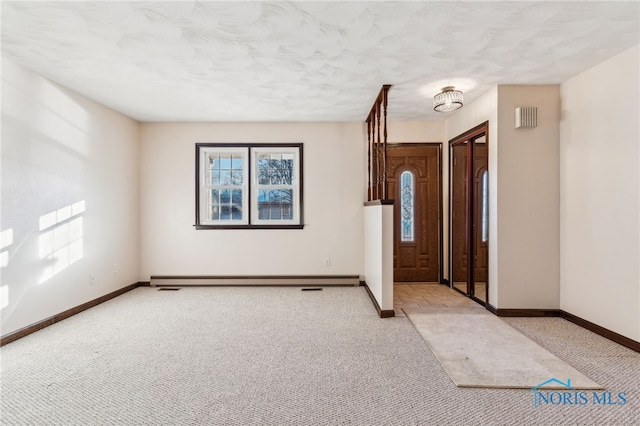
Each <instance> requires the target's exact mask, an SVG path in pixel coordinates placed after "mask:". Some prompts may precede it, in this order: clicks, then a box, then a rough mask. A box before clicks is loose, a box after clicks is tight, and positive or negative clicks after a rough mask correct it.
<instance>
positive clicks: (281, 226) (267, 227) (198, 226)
mask: <svg viewBox="0 0 640 426" xmlns="http://www.w3.org/2000/svg"><path fill="white" fill-rule="evenodd" d="M193 227H194V228H195V229H196V230H199V231H200V230H207V229H234V230H237V229H303V228H304V225H193Z"/></svg>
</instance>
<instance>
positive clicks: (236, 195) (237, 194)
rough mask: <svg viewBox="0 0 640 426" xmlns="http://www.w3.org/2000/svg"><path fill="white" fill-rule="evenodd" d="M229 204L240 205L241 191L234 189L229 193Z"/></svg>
mask: <svg viewBox="0 0 640 426" xmlns="http://www.w3.org/2000/svg"><path fill="white" fill-rule="evenodd" d="M231 204H242V190H241V189H234V190H232V191H231Z"/></svg>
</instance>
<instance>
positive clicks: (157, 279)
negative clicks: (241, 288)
mask: <svg viewBox="0 0 640 426" xmlns="http://www.w3.org/2000/svg"><path fill="white" fill-rule="evenodd" d="M150 284H151V287H158V286H189V285H195V286H232V285H245V286H250V285H271V286H276V285H289V286H307V285H313V286H319V285H320V286H330V285H341V286H347V285H352V286H359V285H360V276H358V275H260V276H258V275H256V276H250V275H234V276H189V275H152V276H151V282H150Z"/></svg>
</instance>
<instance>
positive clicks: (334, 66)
mask: <svg viewBox="0 0 640 426" xmlns="http://www.w3.org/2000/svg"><path fill="white" fill-rule="evenodd" d="M639 5H640V3H638V2H637V1H632V2H612V1H607V2H591V1H587V2H580V1H570V2H551V1H542V2H477V1H476V2H452V1H445V2H433V1H432V2H356V1H350V2H188V1H184V2H5V1H3V2H2V54H3V56H6V57H7V58H10V59H11V60H13V61H15V62H17V63H19V64H22V65H23V66H25V67H27V68H29V69H32V70H34V71H36V72H37V73H39V74H41V75H43V76H45V77H47V78H49V79H51V80H53V81H55V82H57V83H59V84H61V85H63V86H66V87H68V88H71V89H73V90H75V91H77V92H79V93H82V94H84V95H86V96H88V97H89V98H92V99H95V100H97V101H98V102H100V103H103V104H105V105H107V106H109V107H111V108H114V109H116V110H118V111H121V112H123V113H124V114H127V115H128V116H130V117H133V118H135V119H137V120H140V121H325V120H330V121H352V120H357V121H362V120H364V119H365V117H366V115H367V113H368V111H369V109H370V107H371V105H372V103H373V100H374V99H375V97H376V95H377V93H378V91H379V90H380V87H381V86H382V85H383V84H392V85H393V87H392V89H391V91H390V92H389V117H390V118H391V119H397V120H433V119H442V118H444V117H445V116H443V115H442V113H436V112H433V108H432V97H433V95H434V94H436V93H437V92H438V91H439V89H440V88H441V87H444V86H448V85H454V86H456V88H458V89H461V90H463V91H464V92H465V101H466V102H467V103H469V102H471V101H473V99H474V98H476V97H477V96H479V95H480V94H482V93H483V92H485V91H486V90H487V89H488V88H489V87H491V86H494V85H496V84H554V83H561V82H562V81H564V80H566V79H567V78H569V77H572V76H573V75H575V74H577V73H579V72H581V71H584V70H585V69H587V68H590V67H592V66H593V65H596V64H597V63H599V62H601V61H603V60H605V59H608V58H609V57H611V56H613V55H614V54H616V53H618V52H620V51H622V50H624V49H626V48H629V47H631V46H633V45H635V44H637V43H638V42H639V41H640V33H639V28H640V26H639V18H640V9H639ZM449 114H455V113H449Z"/></svg>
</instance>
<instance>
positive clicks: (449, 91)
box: [433, 86, 463, 112]
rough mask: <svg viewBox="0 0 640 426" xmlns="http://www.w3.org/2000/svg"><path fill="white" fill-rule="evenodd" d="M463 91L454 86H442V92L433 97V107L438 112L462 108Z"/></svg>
mask: <svg viewBox="0 0 640 426" xmlns="http://www.w3.org/2000/svg"><path fill="white" fill-rule="evenodd" d="M462 101H463V98H462V92H461V91H459V90H455V89H454V87H453V86H447V87H443V88H442V92H440V93H438V94H437V95H435V96H434V97H433V109H434V110H436V111H438V112H448V111H455V110H457V109H458V108H462Z"/></svg>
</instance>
